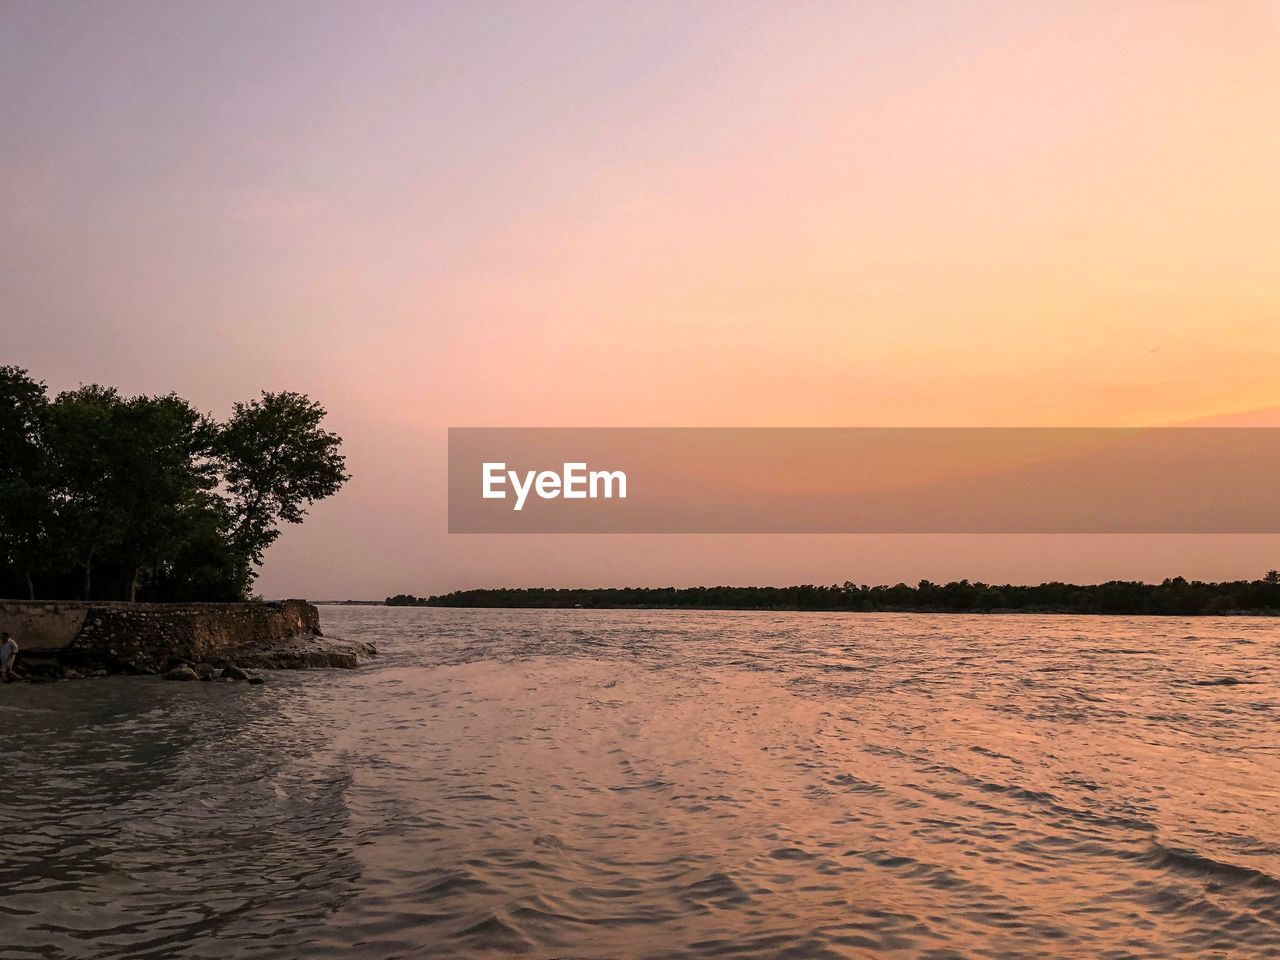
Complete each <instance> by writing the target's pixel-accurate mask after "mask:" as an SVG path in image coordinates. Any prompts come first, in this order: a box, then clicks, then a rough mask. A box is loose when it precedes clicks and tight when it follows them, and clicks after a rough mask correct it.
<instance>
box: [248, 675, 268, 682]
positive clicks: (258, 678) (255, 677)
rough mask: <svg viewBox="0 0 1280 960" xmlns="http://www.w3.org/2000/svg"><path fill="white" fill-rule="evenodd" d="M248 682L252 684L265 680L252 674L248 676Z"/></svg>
mask: <svg viewBox="0 0 1280 960" xmlns="http://www.w3.org/2000/svg"><path fill="white" fill-rule="evenodd" d="M249 682H250V683H253V684H258V683H266V682H267V681H266V680H264V679H263V678H262V677H260V676H258V675H257V674H254V675H253V676H252V677H250V678H249Z"/></svg>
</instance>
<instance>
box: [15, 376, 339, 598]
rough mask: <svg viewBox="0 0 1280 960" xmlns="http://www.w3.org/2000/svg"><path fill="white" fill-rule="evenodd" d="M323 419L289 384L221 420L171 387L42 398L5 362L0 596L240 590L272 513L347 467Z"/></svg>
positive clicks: (302, 509) (259, 553)
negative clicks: (159, 391)
mask: <svg viewBox="0 0 1280 960" xmlns="http://www.w3.org/2000/svg"><path fill="white" fill-rule="evenodd" d="M324 418H325V411H324V408H323V407H321V406H320V405H319V404H318V403H316V402H314V401H312V400H310V399H309V398H307V397H306V396H304V395H302V394H299V393H291V392H280V393H269V392H263V393H262V395H261V396H260V397H258V398H256V399H253V400H250V401H248V402H246V403H237V404H236V405H235V407H234V408H233V411H232V415H231V417H230V418H229V419H228V420H226V421H225V422H219V421H217V420H215V419H213V418H212V417H210V416H207V415H206V414H203V413H201V412H199V411H198V410H196V409H195V408H194V407H193V406H192V405H191V404H190V403H188V402H187V401H186V400H184V399H183V398H182V397H179V396H178V395H176V394H172V393H171V394H167V395H164V396H136V397H125V396H122V395H121V394H120V393H119V392H118V391H117V390H115V388H113V387H103V386H99V385H96V384H93V385H88V386H81V387H78V388H77V389H75V390H68V391H64V392H62V393H60V394H58V395H57V396H56V397H54V398H52V399H50V398H49V396H48V391H47V388H46V386H45V384H44V383H41V382H39V381H36V380H34V379H33V378H32V377H31V376H30V375H29V374H28V373H27V371H25V370H22V369H20V368H18V367H13V366H0V596H15V595H21V596H27V597H30V598H32V599H36V598H48V599H63V598H80V599H128V600H136V599H147V600H172V601H176V600H238V599H242V598H244V597H245V596H247V595H248V593H249V591H250V589H251V587H252V584H253V581H254V578H255V576H256V568H257V567H258V566H260V565H261V563H262V560H263V554H264V552H265V551H266V549H267V547H269V546H270V545H271V544H272V543H273V542H274V541H275V540H276V538H277V537H279V535H280V525H281V524H284V523H299V522H301V521H302V519H303V518H304V517H305V516H306V513H307V508H308V507H310V506H311V504H313V503H315V502H317V501H319V500H323V499H324V498H326V497H329V496H332V495H333V494H334V493H336V492H337V491H338V490H339V489H340V488H341V487H342V485H343V484H344V483H345V482H346V481H347V479H349V478H348V476H347V474H346V472H345V461H344V458H343V457H342V454H341V453H340V446H341V442H342V441H341V438H340V437H338V436H337V435H336V434H334V433H331V432H329V431H327V430H325V429H324V428H323V426H322V424H323V421H324Z"/></svg>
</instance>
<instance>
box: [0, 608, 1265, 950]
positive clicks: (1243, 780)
mask: <svg viewBox="0 0 1280 960" xmlns="http://www.w3.org/2000/svg"><path fill="white" fill-rule="evenodd" d="M323 616H324V619H325V626H326V629H327V632H329V633H331V634H335V635H340V636H348V637H352V638H361V639H370V640H373V641H374V642H376V643H377V644H378V645H379V647H380V648H381V649H382V651H383V655H382V656H381V657H380V659H379V661H378V662H377V663H376V664H375V665H373V666H370V667H367V668H364V669H361V670H359V671H351V672H346V671H334V672H305V673H277V674H273V675H270V679H269V682H268V684H267V685H265V686H261V687H250V686H245V685H221V684H177V683H168V682H165V681H163V680H156V679H150V678H144V679H126V678H110V679H103V680H89V681H79V682H71V683H60V684H51V685H44V686H29V685H15V686H10V687H6V688H3V689H0V718H2V719H3V728H4V729H3V733H4V741H5V745H6V746H5V750H4V754H3V758H2V759H0V816H2V817H3V819H4V824H5V827H4V832H3V835H0V956H3V957H4V958H5V960H8V958H19V957H49V958H54V957H130V958H135V957H136V958H162V957H191V958H196V957H211V958H212V957H281V958H285V957H289V958H293V957H297V958H311V957H329V956H333V957H348V958H351V957H354V958H363V957H369V958H390V957H442V958H446V957H490V956H494V957H496V956H507V955H527V956H531V957H540V958H551V957H560V958H608V957H616V958H641V957H643V958H675V957H730V958H734V957H742V958H746V957H752V958H755V957H796V958H822V957H873V956H874V957H895V958H899V957H900V958H907V957H912V958H914V957H922V958H923V957H927V958H939V960H940V958H950V957H1016V958H1024V957H1028V958H1029V957H1080V958H1095V957H1223V958H1231V960H1235V958H1242V957H1244V958H1247V957H1280V724H1278V721H1280V710H1278V707H1277V704H1278V701H1277V679H1280V629H1278V628H1277V626H1276V625H1275V624H1274V622H1273V621H1270V620H1263V619H1230V618H1205V619H1186V620H1183V619H1150V618H1122V617H1110V618H1083V617H1080V618H1076V617H1014V616H1008V617H950V616H890V615H884V616H867V615H834V614H833V615H827V614H755V613H692V612H691V613H671V612H636V611H613V612H594V611H583V610H568V611H511V612H502V611H483V610H478V611H461V610H459V611H450V610H428V609H388V608H381V607H364V608H360V607H347V608H335V607H326V608H323ZM1227 678H1230V679H1233V680H1238V681H1242V682H1239V683H1234V684H1220V683H1215V682H1214V681H1221V680H1223V679H1227Z"/></svg>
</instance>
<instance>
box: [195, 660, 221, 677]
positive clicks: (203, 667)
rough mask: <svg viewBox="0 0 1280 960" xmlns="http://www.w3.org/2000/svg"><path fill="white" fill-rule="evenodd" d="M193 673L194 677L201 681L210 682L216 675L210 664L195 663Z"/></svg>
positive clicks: (215, 670) (216, 672)
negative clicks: (194, 673)
mask: <svg viewBox="0 0 1280 960" xmlns="http://www.w3.org/2000/svg"><path fill="white" fill-rule="evenodd" d="M195 671H196V676H197V677H199V678H200V679H201V680H212V679H213V678H214V677H215V676H217V674H218V671H217V669H216V668H215V667H214V666H213V664H211V663H197V664H196V665H195Z"/></svg>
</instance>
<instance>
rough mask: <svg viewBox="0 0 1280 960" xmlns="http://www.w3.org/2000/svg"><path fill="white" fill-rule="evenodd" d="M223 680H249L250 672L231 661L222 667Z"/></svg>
mask: <svg viewBox="0 0 1280 960" xmlns="http://www.w3.org/2000/svg"><path fill="white" fill-rule="evenodd" d="M222 679H223V680H248V679H249V674H248V673H246V672H245V671H244V670H241V669H240V668H239V667H237V666H236V665H235V664H234V663H229V664H227V665H226V666H225V667H223V668H222Z"/></svg>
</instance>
